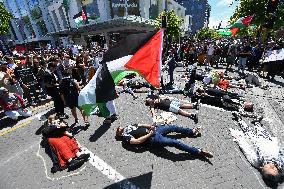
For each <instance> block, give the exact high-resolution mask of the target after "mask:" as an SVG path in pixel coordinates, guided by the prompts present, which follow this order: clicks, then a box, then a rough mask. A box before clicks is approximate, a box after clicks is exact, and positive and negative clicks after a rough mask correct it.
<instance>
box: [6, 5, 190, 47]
mask: <svg viewBox="0 0 284 189" xmlns="http://www.w3.org/2000/svg"><path fill="white" fill-rule="evenodd" d="M4 5H5V7H6V8H7V9H8V10H9V11H10V12H11V13H12V14H13V16H14V19H12V21H11V29H10V33H11V37H12V39H13V40H14V41H15V43H16V44H27V43H33V42H41V41H46V42H48V43H52V44H55V45H58V44H64V45H66V44H69V43H73V42H74V43H82V44H83V45H85V44H86V41H87V40H88V39H87V38H90V37H91V36H93V35H104V36H106V38H107V37H108V36H109V35H111V34H113V33H123V32H124V33H125V35H127V34H129V33H133V32H134V33H135V32H139V31H140V32H141V31H149V30H154V29H155V27H154V19H156V18H157V16H158V15H159V13H160V12H162V11H163V10H174V11H175V13H176V14H177V15H178V16H179V17H181V18H183V19H184V20H185V21H186V22H185V24H184V26H183V28H184V30H185V31H187V30H188V28H189V26H190V24H189V23H187V22H188V21H190V19H188V18H189V17H188V16H186V9H185V7H183V6H182V5H181V4H179V3H177V2H176V1H174V0H4ZM82 12H83V13H82ZM82 15H84V17H85V18H86V19H83V16H82ZM78 18H79V19H80V18H82V19H83V20H81V22H80V23H81V24H80V25H79V24H78V23H79V22H78ZM76 20H77V21H76Z"/></svg>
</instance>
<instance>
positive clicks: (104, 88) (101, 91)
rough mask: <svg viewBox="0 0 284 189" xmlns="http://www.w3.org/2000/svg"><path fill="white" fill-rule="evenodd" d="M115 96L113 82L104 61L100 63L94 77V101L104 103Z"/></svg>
mask: <svg viewBox="0 0 284 189" xmlns="http://www.w3.org/2000/svg"><path fill="white" fill-rule="evenodd" d="M115 98H116V91H115V84H114V81H113V79H112V77H111V74H110V72H109V70H108V68H107V65H106V63H102V69H101V71H100V72H99V73H98V75H97V78H96V102H97V103H104V102H108V101H110V100H114V99H115Z"/></svg>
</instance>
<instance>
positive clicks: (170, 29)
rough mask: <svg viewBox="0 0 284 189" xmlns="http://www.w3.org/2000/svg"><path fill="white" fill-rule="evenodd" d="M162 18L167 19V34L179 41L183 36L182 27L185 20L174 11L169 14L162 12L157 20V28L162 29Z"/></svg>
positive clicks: (168, 12)
mask: <svg viewBox="0 0 284 189" xmlns="http://www.w3.org/2000/svg"><path fill="white" fill-rule="evenodd" d="M162 16H166V17H167V28H166V34H167V35H169V36H171V37H173V38H175V39H177V38H178V37H179V36H180V35H181V32H182V30H181V26H182V23H183V19H182V18H180V17H179V16H177V15H176V14H175V12H174V10H170V11H167V12H161V13H160V14H159V16H158V17H157V18H156V27H157V28H160V27H161V25H162Z"/></svg>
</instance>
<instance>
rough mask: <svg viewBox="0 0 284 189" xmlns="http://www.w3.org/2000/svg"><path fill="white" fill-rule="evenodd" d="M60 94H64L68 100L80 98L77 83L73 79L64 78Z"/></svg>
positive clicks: (60, 85)
mask: <svg viewBox="0 0 284 189" xmlns="http://www.w3.org/2000/svg"><path fill="white" fill-rule="evenodd" d="M59 92H60V93H61V94H63V96H64V98H65V99H66V100H68V99H70V100H71V99H73V98H77V97H78V96H79V93H78V90H77V88H76V83H75V81H74V79H72V78H71V77H65V78H62V81H61V83H60V84H59Z"/></svg>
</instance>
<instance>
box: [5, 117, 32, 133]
mask: <svg viewBox="0 0 284 189" xmlns="http://www.w3.org/2000/svg"><path fill="white" fill-rule="evenodd" d="M31 122H32V120H28V121H26V122H24V123H22V124H20V125H17V126H15V127H12V128H11V129H8V130H6V131H3V132H2V133H0V136H4V135H6V134H8V133H11V132H13V131H15V130H16V129H19V128H21V127H24V126H26V125H28V124H30V123H31Z"/></svg>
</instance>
